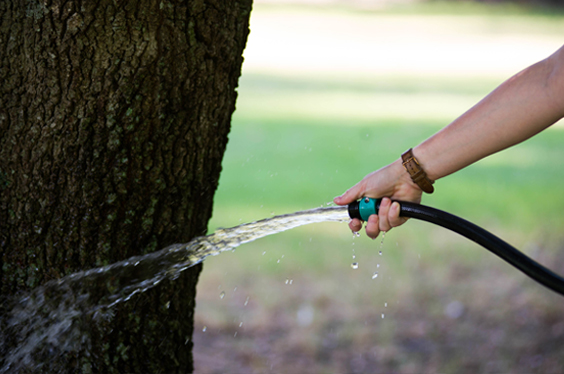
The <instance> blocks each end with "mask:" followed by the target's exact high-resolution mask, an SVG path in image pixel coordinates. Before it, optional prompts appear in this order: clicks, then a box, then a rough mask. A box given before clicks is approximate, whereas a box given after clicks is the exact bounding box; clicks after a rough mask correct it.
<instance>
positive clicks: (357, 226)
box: [349, 218, 362, 232]
mask: <svg viewBox="0 0 564 374" xmlns="http://www.w3.org/2000/svg"><path fill="white" fill-rule="evenodd" d="M349 227H350V229H351V231H352V232H359V231H360V230H361V229H362V221H361V220H359V219H357V218H354V219H352V220H351V221H350V222H349Z"/></svg>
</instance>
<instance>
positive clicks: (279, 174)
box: [195, 3, 564, 373]
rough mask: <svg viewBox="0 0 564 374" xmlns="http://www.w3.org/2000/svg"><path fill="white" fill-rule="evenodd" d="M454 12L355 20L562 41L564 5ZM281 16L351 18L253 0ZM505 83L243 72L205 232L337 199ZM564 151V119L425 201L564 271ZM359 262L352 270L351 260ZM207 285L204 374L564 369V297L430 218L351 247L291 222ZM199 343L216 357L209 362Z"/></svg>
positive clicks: (215, 270) (321, 229)
mask: <svg viewBox="0 0 564 374" xmlns="http://www.w3.org/2000/svg"><path fill="white" fill-rule="evenodd" d="M425 6H427V8H425V10H421V7H425ZM461 6H462V8H459V7H458V5H453V4H442V5H441V4H429V5H424V4H418V5H416V6H415V8H413V10H410V11H408V10H407V9H405V10H401V9H393V10H389V11H388V13H386V11H382V10H379V11H374V12H362V13H361V12H358V10H354V11H352V10H351V11H350V12H348V13H345V15H346V17H358V18H359V19H360V18H362V19H366V18H367V17H372V16H378V17H383V16H386V14H388V15H391V16H393V17H400V18H401V17H403V16H402V12H405V15H406V16H407V17H412V16H414V15H415V14H419V13H420V12H423V13H424V14H425V15H426V16H437V17H439V16H440V17H441V20H442V21H441V22H443V21H444V22H446V23H444V24H460V25H461V28H463V29H464V30H465V32H466V33H467V34H472V35H474V34H475V35H482V36H483V35H486V36H487V35H490V34H492V35H498V34H499V33H502V34H504V35H505V34H507V35H513V36H515V35H517V36H516V37H519V35H522V33H523V32H524V31H523V30H527V31H526V32H527V33H531V34H534V35H548V37H553V33H554V32H557V33H559V34H560V35H562V34H564V22H562V19H561V18H559V17H561V16H560V15H558V13H554V14H550V15H543V14H542V12H543V11H537V12H535V13H534V14H528V13H529V11H528V10H526V9H525V10H523V9H522V8H515V9H514V10H511V11H508V12H506V11H503V12H502V11H500V10H499V9H502V8H501V7H500V8H497V7H495V8H487V7H484V6H483V4H482V5H480V4H472V5H469V4H466V3H465V4H462V5H461ZM511 7H513V6H509V7H506V8H503V9H506V10H507V9H510V8H511ZM280 9H282V11H284V12H287V13H288V14H293V13H294V12H298V11H299V12H302V11H303V12H305V13H300V14H310V13H314V12H319V13H320V14H324V13H323V12H328V13H331V14H334V15H339V14H341V13H338V12H337V11H336V10H334V9H319V8H315V9H314V10H312V8H308V9H306V10H305V11H304V10H303V9H301V8H297V7H276V6H264V5H262V6H255V12H257V13H256V15H257V16H260V15H261V14H265V13H269V12H277V11H280ZM488 9H493V11H491V12H490V11H489V10H488ZM511 9H513V8H511ZM308 12H309V13H308ZM459 14H460V16H459ZM394 19H396V18H394ZM397 19H399V18H397ZM468 19H471V21H469V22H467V21H468ZM445 20H446V21H445ZM349 21H350V20H349ZM402 22H404V23H401V24H405V22H407V21H406V20H405V19H403V21H402ZM484 25H489V26H488V27H485V28H484V27H483V26H484ZM555 30H556V31H555ZM504 78H507V77H502V76H499V75H495V74H492V75H484V76H476V75H472V76H464V75H460V76H451V75H449V76H441V75H437V76H430V75H421V74H415V73H413V74H403V75H402V74H391V75H378V74H376V75H374V74H372V75H370V74H368V75H366V76H365V75H362V74H359V73H355V72H350V71H346V72H343V73H342V74H327V73H324V72H320V73H317V74H305V73H303V72H295V71H286V72H281V71H276V72H274V71H272V72H268V71H264V70H263V71H253V70H246V71H245V72H244V75H243V77H242V78H241V80H240V87H239V89H238V91H239V98H238V102H237V111H236V112H235V114H234V117H233V122H232V130H231V133H230V140H229V144H228V147H227V151H226V153H225V157H224V161H223V171H222V174H221V178H220V185H219V189H218V191H217V193H216V195H215V199H214V212H213V218H212V220H211V222H210V224H209V231H210V232H213V231H214V230H215V229H216V228H217V227H231V226H235V225H238V224H241V223H244V222H249V221H254V220H259V219H262V218H265V217H270V216H272V215H274V214H285V213H290V212H294V211H298V210H304V209H309V208H313V207H318V206H326V204H327V203H328V202H331V201H332V199H333V197H334V196H336V195H339V194H341V193H342V192H344V191H345V190H346V189H347V188H349V187H350V186H352V185H353V184H354V183H356V182H358V181H359V180H360V179H361V178H362V177H363V176H364V175H366V174H368V173H369V172H371V171H373V170H375V169H377V168H379V167H382V166H385V165H386V164H388V163H390V162H392V161H394V160H395V159H397V158H398V157H399V156H400V154H401V153H402V152H403V151H405V150H406V149H407V148H409V147H412V146H414V145H416V144H418V143H419V142H421V141H422V140H424V139H426V138H427V137H429V136H431V135H432V134H433V133H435V132H436V131H438V130H439V129H440V128H442V127H443V126H445V125H446V124H448V123H449V122H450V121H452V120H453V119H454V118H456V117H457V116H458V115H460V114H462V113H463V112H464V111H465V110H467V109H468V108H470V107H471V106H472V105H474V104H475V103H476V102H477V101H478V100H480V99H481V98H482V97H483V96H485V95H486V94H487V93H488V92H490V91H491V90H492V89H493V88H495V87H496V86H497V85H498V84H499V83H501V82H502V81H503V79H504ZM563 144H564V128H563V127H561V125H559V126H557V127H554V128H551V129H549V130H547V131H545V132H543V133H541V134H539V135H538V136H536V137H534V138H533V139H531V140H529V141H527V142H525V143H523V144H521V145H518V146H516V147H514V148H512V149H509V150H507V151H504V152H502V153H500V154H497V155H494V156H492V157H490V158H488V159H485V160H482V161H480V162H478V163H476V164H474V165H472V166H471V167H469V168H467V169H465V170H463V171H460V172H458V173H456V174H454V175H452V176H449V177H447V178H444V179H442V180H439V181H438V182H437V183H436V193H435V194H433V195H430V196H428V195H427V196H425V197H424V201H423V203H424V204H426V205H430V206H433V207H436V208H439V209H443V210H445V211H447V212H450V213H453V214H456V215H458V216H461V217H463V218H465V219H468V220H470V221H472V222H474V223H476V224H478V225H479V226H482V227H484V228H486V229H488V230H490V231H492V232H493V233H495V234H498V235H499V236H500V237H502V238H503V239H505V240H507V241H508V242H510V243H511V244H513V245H514V246H516V247H517V248H519V249H521V250H523V251H525V252H526V253H527V254H529V255H531V256H533V257H535V258H537V259H538V260H539V261H541V262H543V263H544V264H546V265H547V266H548V267H551V268H553V269H555V270H556V271H559V272H564V254H563V253H562V252H563V251H562V239H563V234H562V227H564V214H563V212H562V208H563V207H564V193H562V186H563V185H564V164H563V163H562V162H560V160H563V159H564V146H563ZM379 251H382V255H380V254H379ZM353 255H355V256H356V258H355V259H354V261H356V262H358V263H359V264H360V266H359V269H358V270H353V269H351V263H352V262H353ZM376 271H377V272H378V278H376V279H372V276H373V274H374V272H376ZM290 280H291V281H292V282H291V283H290ZM198 287H199V289H198V301H197V302H198V307H197V313H196V326H197V331H196V336H195V339H196V346H195V355H196V367H197V368H198V372H201V373H207V372H210V373H211V372H214V371H213V370H212V369H211V368H212V367H214V365H215V364H214V363H217V362H218V360H220V359H218V358H217V357H218V356H217V353H218V352H219V353H220V356H221V357H223V360H225V366H223V368H231V369H233V370H235V369H234V368H237V370H239V371H241V372H268V371H269V370H270V371H271V372H320V373H323V372H327V373H335V372H357V371H359V372H406V373H407V372H444V373H450V372H452V373H461V372H463V373H466V372H468V373H472V372H488V371H494V372H516V373H527V372H535V370H536V369H535V368H540V369H539V370H541V371H542V372H558V371H559V370H558V368H560V369H561V367H562V365H563V364H564V362H562V359H561V354H560V353H558V352H553V351H552V350H550V349H547V348H546V347H553V346H554V347H561V346H562V344H564V328H563V327H562V322H561V320H562V319H561V315H562V313H563V312H564V303H563V302H562V299H561V298H560V297H559V296H557V295H554V294H552V293H551V292H550V291H547V290H545V289H544V288H542V287H541V286H539V285H537V284H536V283H534V282H532V281H530V280H529V279H528V278H527V277H526V276H524V275H522V274H521V273H519V272H517V271H516V270H514V269H513V268H512V267H510V266H509V265H506V264H505V263H504V262H503V261H502V260H500V259H498V258H497V257H495V256H494V255H492V254H491V253H489V252H487V251H485V250H484V249H483V248H481V247H479V246H477V245H476V244H474V243H472V242H470V241H468V240H466V239H464V238H461V237H459V236H458V235H456V234H454V233H451V232H449V231H447V230H444V229H442V228H439V227H436V226H432V225H430V224H427V223H425V222H418V221H415V220H411V221H410V222H408V223H407V224H406V225H404V226H403V227H401V228H396V229H394V230H392V231H390V232H389V233H387V234H386V236H385V238H384V240H383V242H382V241H381V238H379V239H377V240H375V241H372V240H370V239H368V238H367V237H365V236H364V235H363V236H362V237H360V238H354V239H353V236H352V234H351V233H350V231H349V229H348V226H347V225H346V224H338V223H324V224H314V225H308V226H304V227H301V228H297V229H294V230H291V231H288V232H285V233H281V234H277V235H273V236H270V237H266V238H263V239H259V240H257V241H255V242H253V243H249V244H245V245H243V246H241V247H240V248H238V249H237V250H236V251H235V252H233V253H225V254H222V255H221V256H217V257H213V258H209V259H207V260H206V262H205V264H204V272H203V273H202V276H201V279H200V283H199V286H198ZM222 292H225V297H223V298H220V297H219V295H220V294H221V293H222ZM453 302H458V303H460V305H462V306H463V312H462V314H461V315H460V316H456V315H455V316H454V317H453V316H452V315H449V314H448V307H449V306H452V305H455V306H456V305H457V304H456V303H455V304H452V303H453ZM304 308H305V309H304ZM308 308H309V309H308ZM303 310H306V311H307V310H310V311H311V313H313V320H312V321H311V322H310V323H309V324H304V323H303V321H302V322H300V319H299V318H298V316H299V315H300V312H301V311H303ZM382 314H384V315H385V318H384V319H382V317H381V315H382ZM203 326H206V332H205V333H204V332H202V330H203ZM207 339H209V340H207ZM206 350H208V351H209V352H210V357H213V358H210V362H209V363H207V364H203V363H202V362H203V361H202V360H204V358H202V357H204V356H205V351H206ZM203 355H204V356H203ZM359 357H361V358H362V359H363V360H364V361H365V362H366V365H369V366H365V367H364V369H363V370H361V369H358V368H359V367H361V366H362V365H361V366H358V367H357V366H355V365H356V364H355V365H353V362H354V360H356V359H357V358H359ZM539 357H541V358H542V362H541V363H540V364H539V365H540V366H538V365H537V366H535V365H536V364H535V362H536V361H535V360H536V359H538V358H539ZM220 361H221V360H220ZM198 362H199V363H200V364H198ZM198 365H199V366H198ZM207 365H208V366H207ZM358 365H360V364H358ZM372 369H374V370H372ZM533 369H535V370H533ZM218 370H219V369H218ZM219 371H222V370H219ZM224 371H225V370H224Z"/></svg>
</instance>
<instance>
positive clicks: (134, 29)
mask: <svg viewBox="0 0 564 374" xmlns="http://www.w3.org/2000/svg"><path fill="white" fill-rule="evenodd" d="M250 10H251V0H186V1H182V0H98V1H90V0H2V1H0V82H2V84H0V256H1V257H0V263H1V266H0V290H1V293H2V295H3V296H4V297H5V296H6V295H15V294H16V293H18V292H21V291H27V290H30V289H33V288H34V287H37V286H38V285H41V284H42V283H44V282H46V281H49V280H52V279H57V278H60V277H63V276H65V275H67V274H69V273H72V272H76V271H78V270H84V269H88V268H92V267H96V266H101V265H106V264H110V263H113V262H116V261H119V260H123V259H125V258H128V257H130V256H133V255H140V254H145V253H147V252H151V251H154V250H156V249H161V248H164V247H166V246H168V245H170V244H173V243H179V242H188V241H190V239H192V238H193V237H195V236H198V235H202V234H205V233H206V227H207V222H208V220H209V218H210V216H211V212H212V203H213V195H214V192H215V190H216V187H217V184H218V179H219V173H220V170H221V160H222V157H223V153H224V150H225V146H226V143H227V134H228V132H229V128H230V119H231V114H232V112H233V110H234V108H235V99H236V92H235V88H236V86H237V80H238V78H239V75H240V69H241V64H242V57H241V55H242V51H243V49H244V46H245V43H246V39H247V34H248V20H249V14H250ZM199 272H200V267H195V268H192V269H190V270H188V271H186V272H184V273H183V275H182V276H181V277H180V278H179V279H177V280H176V281H174V282H169V281H165V282H163V284H160V285H159V286H158V287H156V288H153V289H152V290H149V291H147V292H145V293H144V294H142V295H138V296H135V297H134V298H132V299H131V300H130V301H129V302H127V303H125V304H121V305H119V306H118V307H117V308H116V310H115V317H114V318H113V319H112V320H111V321H110V322H109V323H110V325H109V326H105V327H104V328H103V329H102V328H95V327H93V328H92V329H93V330H92V346H91V347H90V348H89V349H88V350H87V352H82V353H80V354H77V355H76V356H77V357H72V358H70V357H67V358H62V357H59V358H57V360H59V362H60V360H67V362H68V367H67V371H69V372H70V371H72V372H75V371H83V372H89V371H92V372H100V373H102V372H103V373H111V372H120V373H123V372H190V371H192V365H193V364H192V350H191V348H192V343H191V336H192V331H193V312H194V302H195V286H196V282H197V278H198V274H199ZM47 364H48V363H45V365H47ZM0 367H1V365H0ZM46 367H48V366H45V368H46Z"/></svg>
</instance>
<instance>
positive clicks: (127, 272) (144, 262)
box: [0, 207, 348, 373]
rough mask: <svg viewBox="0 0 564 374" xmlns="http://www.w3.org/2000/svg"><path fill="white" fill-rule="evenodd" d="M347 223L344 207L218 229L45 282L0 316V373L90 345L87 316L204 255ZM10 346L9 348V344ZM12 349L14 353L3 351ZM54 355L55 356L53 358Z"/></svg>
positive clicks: (106, 313) (100, 314)
mask: <svg viewBox="0 0 564 374" xmlns="http://www.w3.org/2000/svg"><path fill="white" fill-rule="evenodd" d="M347 220H348V213H347V208H346V207H324V208H317V209H311V210H305V211H301V212H296V213H292V214H285V215H280V216H276V217H272V218H268V219H264V220H261V221H256V222H252V223H247V224H243V225H240V226H236V227H232V228H227V229H219V230H217V231H216V232H215V233H213V234H211V235H207V236H202V237H197V238H195V239H194V240H192V241H191V242H189V243H186V244H174V245H171V246H169V247H167V248H165V249H162V250H160V251H157V252H153V253H149V254H147V255H145V256H136V257H132V258H129V259H127V260H125V261H120V262H116V263H114V264H111V265H108V266H104V267H100V268H95V269H91V270H87V271H81V272H78V273H74V274H71V275H69V276H66V277H64V278H61V279H59V280H56V281H52V282H49V283H46V284H45V285H43V286H41V287H38V288H36V289H35V290H33V291H32V292H31V293H29V294H27V295H25V296H23V297H20V298H19V299H17V300H13V301H12V302H4V305H3V306H2V313H1V315H0V328H1V332H0V357H4V358H3V359H0V365H2V367H1V368H0V373H6V372H19V371H22V370H28V369H32V370H38V369H40V368H41V362H37V361H38V359H37V358H41V357H42V358H45V357H50V358H51V359H56V357H53V356H54V355H56V354H65V353H68V352H72V351H77V350H78V349H80V348H81V347H84V346H86V345H88V344H89V342H88V337H87V334H84V332H83V331H81V323H80V322H81V321H82V320H84V318H85V316H88V318H90V319H92V320H93V321H97V320H100V319H105V318H111V309H112V306H114V305H116V304H118V303H122V302H126V301H127V300H129V299H130V298H131V297H132V296H133V295H135V294H137V293H142V292H145V291H147V290H148V289H150V288H152V287H155V286H156V285H158V284H159V283H160V282H161V281H162V280H164V279H171V280H174V279H176V278H178V276H179V275H180V273H181V272H182V271H184V270H186V269H188V268H190V267H192V266H194V265H196V264H199V263H200V262H202V261H203V260H204V259H205V258H206V257H208V256H215V255H218V254H220V253H221V252H225V251H230V250H234V249H235V248H237V247H238V246H240V245H241V244H244V243H248V242H251V241H253V240H256V239H259V238H262V237H264V236H267V235H272V234H276V233H279V232H282V231H286V230H289V229H292V228H295V227H298V226H302V225H306V224H310V223H317V222H328V221H333V222H342V221H347ZM8 342H9V343H8ZM7 347H13V348H7ZM57 352H58V353H57Z"/></svg>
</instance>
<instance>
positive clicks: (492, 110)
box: [334, 47, 564, 238]
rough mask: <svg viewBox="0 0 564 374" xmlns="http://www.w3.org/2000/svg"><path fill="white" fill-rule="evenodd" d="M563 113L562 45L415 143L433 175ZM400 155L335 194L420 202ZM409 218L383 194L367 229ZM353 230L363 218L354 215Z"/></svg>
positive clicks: (342, 200) (344, 200) (345, 198)
mask: <svg viewBox="0 0 564 374" xmlns="http://www.w3.org/2000/svg"><path fill="white" fill-rule="evenodd" d="M562 117H564V47H561V48H560V49H559V50H558V51H556V52H555V53H554V54H553V55H551V56H550V57H548V58H546V59H544V60H542V61H540V62H538V63H536V64H534V65H532V66H530V67H528V68H527V69H525V70H523V71H522V72H520V73H518V74H516V75H515V76H513V77H512V78H510V79H508V80H507V81H505V82H504V83H503V84H501V85H500V86H499V87H498V88H496V89H495V90H494V91H492V92H491V93H490V94H489V95H488V96H486V97H485V98H484V99H483V100H481V101H480V102H479V103H478V104H476V105H475V106H474V107H472V108H471V109H470V110H468V111H467V112H466V113H464V114H463V115H462V116H460V117H459V118H457V119H456V120H455V121H453V122H452V123H451V124H450V125H448V126H447V127H445V128H444V129H442V130H441V131H439V132H438V133H436V134H435V135H433V136H432V137H430V138H429V139H427V140H425V141H424V142H423V143H421V144H419V145H418V146H416V147H415V148H414V149H413V154H414V156H415V157H416V158H417V160H418V161H419V163H420V164H421V165H422V167H423V169H424V170H425V172H426V173H427V176H428V177H429V179H431V180H437V179H440V178H443V177H445V176H447V175H449V174H452V173H454V172H456V171H458V170H460V169H462V168H464V167H466V166H468V165H470V164H472V163H474V162H476V161H478V160H480V159H482V158H484V157H486V156H489V155H491V154H493V153H496V152H499V151H501V150H503V149H506V148H508V147H510V146H512V145H515V144H517V143H520V142H522V141H524V140H526V139H528V138H530V137H531V136H533V135H535V134H537V133H539V132H540V131H542V130H544V129H546V128H547V127H549V126H550V125H552V124H553V123H555V122H556V121H558V120H559V119H560V118H562ZM421 194H422V191H421V189H420V188H419V187H418V186H417V185H416V184H415V183H413V181H411V179H410V177H409V174H408V173H407V172H406V171H405V169H404V168H403V165H402V161H401V159H398V160H396V161H395V162H393V163H392V164H390V165H388V166H385V167H383V168H382V169H379V170H377V171H375V172H373V173H371V174H369V175H367V176H366V177H364V178H363V179H362V180H361V181H360V182H359V183H357V184H356V185H355V186H353V187H352V188H350V189H349V190H348V191H346V192H345V193H344V194H343V195H342V196H339V197H336V198H335V199H334V201H335V203H336V204H338V205H346V204H349V203H351V202H352V201H355V200H357V199H359V198H361V197H364V196H367V197H374V198H379V197H384V196H385V197H389V198H391V199H394V200H403V201H411V202H416V203H419V202H421ZM405 221H406V219H405V218H402V217H399V204H397V203H395V204H393V205H392V204H390V199H383V201H382V204H381V206H380V210H379V214H378V215H377V216H376V215H373V216H371V217H370V218H369V220H368V222H367V224H366V233H367V235H368V236H370V237H372V238H375V237H377V236H378V234H379V233H380V231H388V230H389V229H391V228H392V227H396V226H399V225H401V224H403V223H404V222H405ZM349 226H350V227H351V229H352V230H353V231H359V230H360V229H361V227H362V223H361V222H360V221H359V220H356V219H355V220H352V221H351V223H350V225H349Z"/></svg>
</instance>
